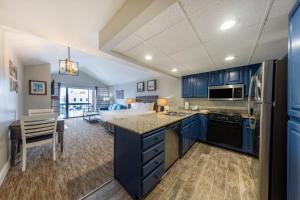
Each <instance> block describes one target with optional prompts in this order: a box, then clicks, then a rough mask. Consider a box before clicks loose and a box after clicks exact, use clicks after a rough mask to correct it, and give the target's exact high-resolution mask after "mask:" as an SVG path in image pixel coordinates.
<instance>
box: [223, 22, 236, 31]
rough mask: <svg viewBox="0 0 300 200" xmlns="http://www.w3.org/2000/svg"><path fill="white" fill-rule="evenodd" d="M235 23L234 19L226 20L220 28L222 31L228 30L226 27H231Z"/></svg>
mask: <svg viewBox="0 0 300 200" xmlns="http://www.w3.org/2000/svg"><path fill="white" fill-rule="evenodd" d="M235 23H236V22H235V21H234V20H228V21H226V22H224V23H223V24H222V26H221V30H222V31H225V30H228V29H230V28H232V27H233V26H234V25H235Z"/></svg>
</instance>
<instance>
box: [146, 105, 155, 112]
mask: <svg viewBox="0 0 300 200" xmlns="http://www.w3.org/2000/svg"><path fill="white" fill-rule="evenodd" d="M145 106H146V110H147V111H153V110H154V103H145Z"/></svg>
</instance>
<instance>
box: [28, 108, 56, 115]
mask: <svg viewBox="0 0 300 200" xmlns="http://www.w3.org/2000/svg"><path fill="white" fill-rule="evenodd" d="M48 114H50V115H53V109H29V110H28V115H29V116H36V115H48Z"/></svg>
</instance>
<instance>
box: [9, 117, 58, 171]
mask: <svg viewBox="0 0 300 200" xmlns="http://www.w3.org/2000/svg"><path fill="white" fill-rule="evenodd" d="M9 130H10V140H11V159H10V165H11V166H14V165H15V163H16V156H17V153H18V152H20V149H21V148H20V145H21V143H22V133H21V125H20V120H16V121H14V122H12V123H11V124H10V125H9ZM56 131H57V133H58V143H59V144H60V151H61V152H63V149H64V119H63V118H58V119H57V126H56Z"/></svg>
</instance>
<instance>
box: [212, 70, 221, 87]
mask: <svg viewBox="0 0 300 200" xmlns="http://www.w3.org/2000/svg"><path fill="white" fill-rule="evenodd" d="M209 85H210V86H218V85H224V71H223V70H220V71H214V72H209Z"/></svg>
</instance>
